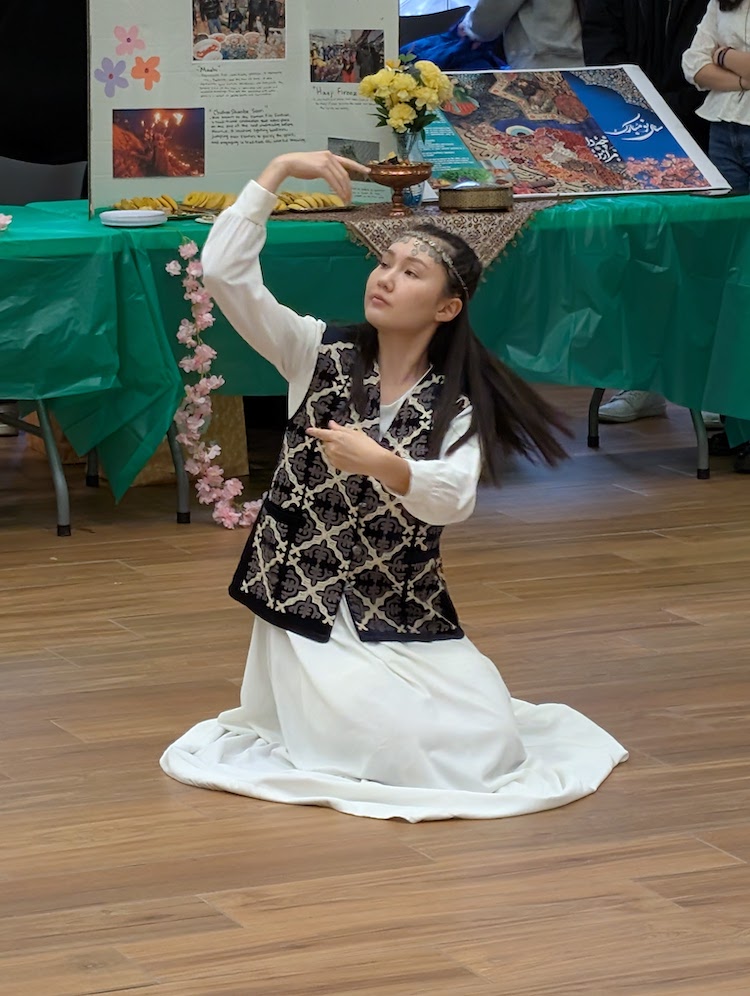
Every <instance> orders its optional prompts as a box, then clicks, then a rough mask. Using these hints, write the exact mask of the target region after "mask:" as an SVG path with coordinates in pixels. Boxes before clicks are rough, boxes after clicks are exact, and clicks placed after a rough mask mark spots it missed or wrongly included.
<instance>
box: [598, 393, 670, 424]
mask: <svg viewBox="0 0 750 996" xmlns="http://www.w3.org/2000/svg"><path fill="white" fill-rule="evenodd" d="M666 414H667V403H666V401H665V400H664V398H662V396H661V395H660V394H654V393H653V392H652V391H618V392H617V394H615V395H613V396H612V397H611V398H610V399H609V401H607V402H605V403H604V404H603V405H600V406H599V420H600V421H601V422H635V420H636V419H638V418H652V417H653V416H654V415H666Z"/></svg>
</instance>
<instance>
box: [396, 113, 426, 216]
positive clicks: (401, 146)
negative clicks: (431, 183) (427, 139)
mask: <svg viewBox="0 0 750 996" xmlns="http://www.w3.org/2000/svg"><path fill="white" fill-rule="evenodd" d="M395 134H396V152H397V154H398V158H399V159H400V160H401V161H402V162H405V163H410V162H413V161H415V160H414V159H413V153H414V147H415V145H416V143H417V139H418V138H419V134H418V132H415V131H405V132H396V133H395ZM416 161H419V162H421V157H418V159H417V160H416ZM423 193H424V183H417V184H415V185H414V186H413V187H405V188H404V204H405V205H406V207H410V208H414V207H419V205H420V204H421V203H422V195H423Z"/></svg>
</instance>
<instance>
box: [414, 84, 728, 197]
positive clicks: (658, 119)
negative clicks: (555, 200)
mask: <svg viewBox="0 0 750 996" xmlns="http://www.w3.org/2000/svg"><path fill="white" fill-rule="evenodd" d="M451 79H452V80H453V82H454V84H455V93H454V97H453V100H452V101H451V102H450V103H449V104H447V105H446V106H444V107H443V109H442V111H441V112H440V115H439V118H438V120H437V121H436V122H434V124H432V125H430V126H429V127H428V129H427V131H426V135H425V142H424V143H423V145H422V150H421V151H422V154H423V156H424V158H425V159H427V160H428V161H429V162H432V163H433V164H434V173H433V178H432V180H431V183H432V186H433V188H437V187H440V186H447V185H450V184H453V183H457V182H461V181H466V180H475V181H479V182H481V183H493V182H497V183H511V184H512V185H513V189H514V193H515V195H516V196H518V197H533V196H536V197H539V196H543V197H550V196H556V195H565V196H571V195H591V194H613V193H623V192H626V193H643V192H646V191H666V190H684V191H689V190H705V191H708V190H711V189H726V188H727V187H728V184H727V183H726V182H725V181H724V178H723V177H722V176H721V174H720V173H719V172H718V170H717V169H716V168H715V167H714V166H713V165H712V163H711V162H710V161H709V159H708V157H707V156H706V155H705V154H704V153H703V152H702V151H701V149H700V148H699V147H698V145H697V144H696V143H695V142H694V141H693V139H692V138H691V137H690V135H689V134H688V133H687V131H686V130H685V129H684V127H683V126H682V125H681V124H680V122H679V121H678V120H677V118H676V117H675V116H674V115H673V114H672V112H671V111H670V109H669V108H668V107H667V105H666V104H665V102H664V101H663V99H662V98H661V97H660V96H659V94H658V93H657V92H656V90H654V88H653V86H652V85H651V84H650V82H649V81H648V79H647V78H646V76H645V75H644V74H643V73H642V72H641V70H640V69H638V68H637V67H636V66H616V67H610V68H601V69H574V70H545V71H525V72H513V71H507V70H506V71H503V72H475V73H454V74H451Z"/></svg>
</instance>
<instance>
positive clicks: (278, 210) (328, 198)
mask: <svg viewBox="0 0 750 996" xmlns="http://www.w3.org/2000/svg"><path fill="white" fill-rule="evenodd" d="M276 196H277V200H276V206H275V207H274V209H273V213H274V214H284V213H285V212H286V211H299V212H304V211H330V210H331V208H343V207H346V205H345V204H344V202H343V200H342V199H341V198H340V197H339V196H338V194H318V193H315V194H309V193H302V192H295V191H291V190H280V191H279V193H278V194H277V195H276Z"/></svg>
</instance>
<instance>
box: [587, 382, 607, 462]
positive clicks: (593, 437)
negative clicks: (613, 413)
mask: <svg viewBox="0 0 750 996" xmlns="http://www.w3.org/2000/svg"><path fill="white" fill-rule="evenodd" d="M603 397H604V388H603V387H597V388H596V389H595V391H594V393H593V394H592V395H591V401H590V402H589V437H588V439H587V440H586V445H587V446H588V448H589V449H590V450H598V449H599V405H601V403H602V398H603Z"/></svg>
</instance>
